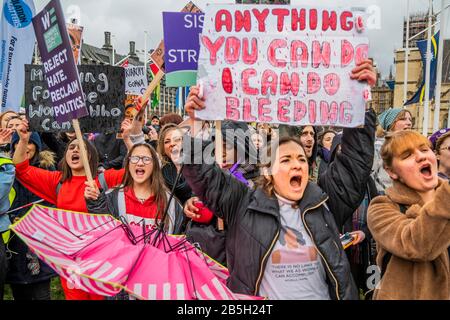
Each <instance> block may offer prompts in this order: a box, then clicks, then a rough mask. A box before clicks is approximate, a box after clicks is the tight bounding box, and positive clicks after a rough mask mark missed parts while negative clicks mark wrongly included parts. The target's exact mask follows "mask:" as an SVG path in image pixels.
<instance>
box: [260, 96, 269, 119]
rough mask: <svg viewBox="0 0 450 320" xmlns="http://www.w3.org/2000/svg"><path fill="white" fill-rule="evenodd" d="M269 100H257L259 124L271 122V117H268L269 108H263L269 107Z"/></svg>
mask: <svg viewBox="0 0 450 320" xmlns="http://www.w3.org/2000/svg"><path fill="white" fill-rule="evenodd" d="M270 104H271V102H270V99H267V98H261V99H258V116H259V122H272V117H271V116H270V115H267V114H270V108H265V107H264V106H268V105H270Z"/></svg>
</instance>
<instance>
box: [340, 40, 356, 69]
mask: <svg viewBox="0 0 450 320" xmlns="http://www.w3.org/2000/svg"><path fill="white" fill-rule="evenodd" d="M354 54H355V50H354V49H353V45H352V44H351V43H350V42H349V41H347V40H342V42H341V67H342V68H344V67H346V66H348V65H349V64H350V63H351V62H352V60H353V56H354Z"/></svg>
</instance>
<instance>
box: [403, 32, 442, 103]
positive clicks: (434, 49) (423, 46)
mask: <svg viewBox="0 0 450 320" xmlns="http://www.w3.org/2000/svg"><path fill="white" fill-rule="evenodd" d="M438 43H439V32H438V33H436V34H435V35H434V36H433V37H432V38H431V65H430V95H429V98H430V100H431V99H433V98H434V92H435V89H436V75H437V57H438ZM417 47H418V48H419V51H420V54H421V56H422V65H423V80H422V84H421V85H420V87H419V90H418V91H417V92H416V94H415V95H414V96H413V97H412V98H411V100H409V101H408V102H406V103H405V106H408V105H410V104H415V103H423V101H424V100H425V80H426V66H427V40H421V41H417ZM406 81H407V80H406Z"/></svg>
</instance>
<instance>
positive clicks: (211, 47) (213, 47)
mask: <svg viewBox="0 0 450 320" xmlns="http://www.w3.org/2000/svg"><path fill="white" fill-rule="evenodd" d="M224 42H225V37H219V38H218V39H217V40H216V41H215V42H212V41H211V40H210V39H209V38H208V36H202V43H203V45H204V46H205V48H206V49H207V50H208V51H209V62H210V63H211V65H215V64H216V62H217V51H219V49H220V47H222V45H223V43H224Z"/></svg>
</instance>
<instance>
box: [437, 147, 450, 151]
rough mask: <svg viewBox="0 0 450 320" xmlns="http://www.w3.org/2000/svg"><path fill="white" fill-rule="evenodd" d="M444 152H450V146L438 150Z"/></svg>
mask: <svg viewBox="0 0 450 320" xmlns="http://www.w3.org/2000/svg"><path fill="white" fill-rule="evenodd" d="M444 150H447V151H449V152H450V146H447V147H443V148H442V149H440V150H439V151H444Z"/></svg>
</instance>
